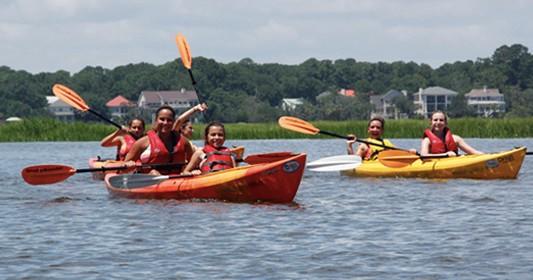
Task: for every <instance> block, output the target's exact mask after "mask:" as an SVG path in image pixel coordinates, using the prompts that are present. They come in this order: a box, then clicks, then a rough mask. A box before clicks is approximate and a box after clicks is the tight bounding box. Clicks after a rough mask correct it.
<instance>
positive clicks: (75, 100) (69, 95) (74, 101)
mask: <svg viewBox="0 0 533 280" xmlns="http://www.w3.org/2000/svg"><path fill="white" fill-rule="evenodd" d="M52 92H53V93H54V95H55V96H57V98H59V99H61V101H63V102H65V103H67V104H68V105H70V106H72V107H74V108H76V109H78V110H80V111H82V112H85V111H87V110H89V106H88V105H87V103H85V101H84V100H83V99H82V98H81V97H80V96H79V95H78V94H77V93H76V92H75V91H73V90H72V89H70V88H68V87H67V86H64V85H61V84H55V85H54V86H53V87H52Z"/></svg>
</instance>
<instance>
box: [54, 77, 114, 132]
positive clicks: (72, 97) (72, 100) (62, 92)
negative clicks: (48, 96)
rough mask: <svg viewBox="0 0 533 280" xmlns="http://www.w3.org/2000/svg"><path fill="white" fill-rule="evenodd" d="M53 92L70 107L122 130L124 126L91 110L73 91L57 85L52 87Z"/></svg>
mask: <svg viewBox="0 0 533 280" xmlns="http://www.w3.org/2000/svg"><path fill="white" fill-rule="evenodd" d="M52 92H53V93H54V95H55V96H57V98H59V99H61V100H62V101H63V102H65V103H67V104H68V105H70V106H72V107H74V108H76V109H78V110H80V111H82V112H87V111H88V112H90V113H93V114H94V115H96V116H98V117H99V118H101V119H102V120H104V121H106V122H108V123H110V124H112V125H114V126H116V127H117V128H118V129H122V126H120V125H119V124H117V123H116V122H114V121H112V120H110V119H108V118H106V117H104V116H103V115H101V114H100V113H98V112H96V111H94V110H93V109H91V108H89V105H87V103H85V101H84V100H83V99H82V98H81V97H80V96H79V94H77V93H76V92H75V91H73V90H72V89H70V88H68V87H67V86H64V85H62V84H55V85H54V86H53V87H52Z"/></svg>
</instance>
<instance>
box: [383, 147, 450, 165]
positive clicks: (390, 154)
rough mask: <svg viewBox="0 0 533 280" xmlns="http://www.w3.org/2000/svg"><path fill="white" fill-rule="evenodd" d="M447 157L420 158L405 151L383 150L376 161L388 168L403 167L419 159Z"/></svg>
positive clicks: (443, 156)
mask: <svg viewBox="0 0 533 280" xmlns="http://www.w3.org/2000/svg"><path fill="white" fill-rule="evenodd" d="M446 157H448V155H429V156H420V155H415V154H413V153H410V152H406V151H398V150H384V151H381V152H380V153H379V154H378V160H379V162H381V163H382V164H383V165H385V166H388V167H405V166H408V165H410V164H412V163H413V162H415V161H416V160H419V159H422V160H424V159H432V158H446Z"/></svg>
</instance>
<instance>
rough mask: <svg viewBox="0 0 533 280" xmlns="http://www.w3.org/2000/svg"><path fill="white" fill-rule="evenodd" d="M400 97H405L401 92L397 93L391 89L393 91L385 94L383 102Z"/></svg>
mask: <svg viewBox="0 0 533 280" xmlns="http://www.w3.org/2000/svg"><path fill="white" fill-rule="evenodd" d="M398 96H403V93H401V92H400V91H397V90H395V89H391V90H389V91H387V93H385V94H384V95H382V96H381V97H382V98H383V100H386V101H392V100H393V99H394V98H396V97H398Z"/></svg>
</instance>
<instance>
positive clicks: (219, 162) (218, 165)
mask: <svg viewBox="0 0 533 280" xmlns="http://www.w3.org/2000/svg"><path fill="white" fill-rule="evenodd" d="M203 152H204V153H205V160H204V162H203V163H202V165H201V166H200V170H201V171H202V172H214V171H219V170H224V169H228V168H233V167H234V166H233V160H232V159H234V157H235V155H234V154H233V153H232V152H231V150H230V149H228V148H226V147H220V148H218V149H217V148H215V147H213V146H211V145H206V146H205V147H204V148H203Z"/></svg>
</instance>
